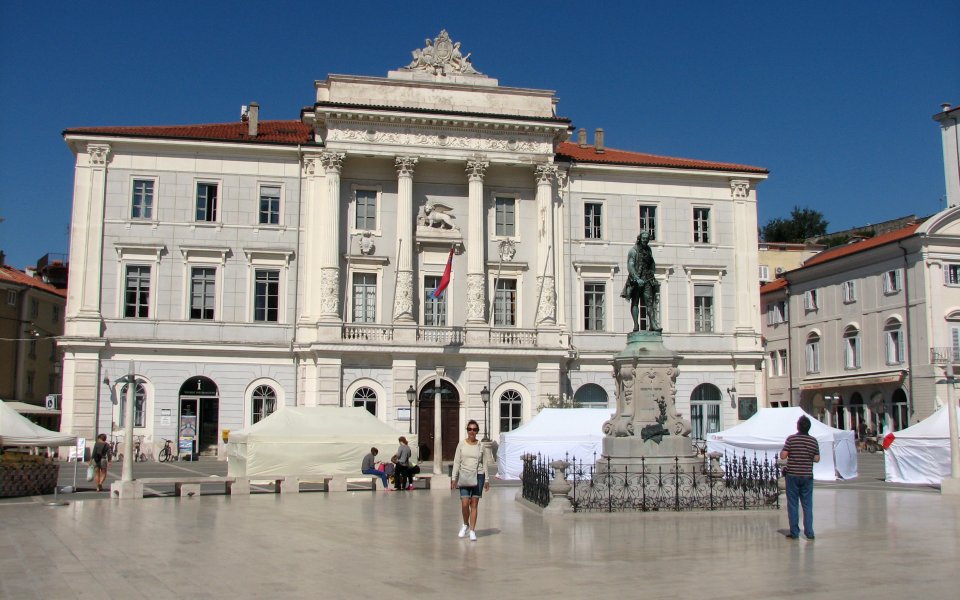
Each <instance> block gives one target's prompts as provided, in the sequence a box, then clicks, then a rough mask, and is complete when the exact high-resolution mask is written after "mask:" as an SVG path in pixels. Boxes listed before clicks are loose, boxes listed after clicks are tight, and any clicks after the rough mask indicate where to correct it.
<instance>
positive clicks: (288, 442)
mask: <svg viewBox="0 0 960 600" xmlns="http://www.w3.org/2000/svg"><path fill="white" fill-rule="evenodd" d="M401 435H403V436H405V437H406V438H407V440H408V442H409V443H410V449H411V450H413V451H414V452H416V447H417V443H416V437H415V436H411V435H408V434H406V433H401V432H398V431H396V430H394V429H393V428H392V427H390V426H389V425H387V424H386V423H384V422H383V421H381V420H380V419H378V418H376V417H375V416H373V415H372V414H370V413H369V412H367V410H366V409H365V408H362V407H350V408H341V407H339V406H317V407H311V408H307V407H284V408H282V409H280V410H278V411H277V412H275V413H273V414H272V415H270V416H269V417H267V418H265V419H263V420H262V421H260V422H259V423H257V424H255V425H251V426H250V427H247V428H246V429H244V430H243V431H238V432H230V439H229V441H228V442H227V474H228V475H230V476H232V477H250V476H255V475H295V474H296V475H350V474H359V473H360V463H361V462H362V461H363V457H364V456H365V455H366V454H367V453H368V452H370V448H371V447H374V446H375V447H377V448H378V449H379V450H380V454H379V455H378V456H377V459H378V460H382V461H385V462H389V461H390V457H391V456H392V455H393V454H394V452H396V449H397V447H398V446H399V445H400V444H399V442H398V441H397V440H398V438H399V437H400V436H401Z"/></svg>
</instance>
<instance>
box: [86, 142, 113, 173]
mask: <svg viewBox="0 0 960 600" xmlns="http://www.w3.org/2000/svg"><path fill="white" fill-rule="evenodd" d="M87 154H88V155H89V156H90V165H91V166H94V167H105V166H107V160H108V159H109V158H110V146H109V145H108V144H87Z"/></svg>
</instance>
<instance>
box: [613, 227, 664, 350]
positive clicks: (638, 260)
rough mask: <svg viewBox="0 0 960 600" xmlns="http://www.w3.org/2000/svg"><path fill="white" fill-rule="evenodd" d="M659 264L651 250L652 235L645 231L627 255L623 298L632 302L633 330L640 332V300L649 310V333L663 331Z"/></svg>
mask: <svg viewBox="0 0 960 600" xmlns="http://www.w3.org/2000/svg"><path fill="white" fill-rule="evenodd" d="M656 270H657V264H656V262H654V260H653V251H652V250H650V233H649V232H647V231H643V232H641V233H640V235H638V236H637V244H636V245H635V246H634V247H633V248H630V252H628V253H627V272H628V273H629V274H628V275H627V284H626V285H625V286H623V292H622V293H621V294H620V296H621V297H622V298H627V299H629V300H630V316H632V317H633V330H634V331H640V299H641V298H642V299H643V306H644V307H645V308H646V309H647V331H656V332H659V331H663V329H662V328H661V327H660V311H659V310H658V302H659V300H660V282H658V281H657V277H656Z"/></svg>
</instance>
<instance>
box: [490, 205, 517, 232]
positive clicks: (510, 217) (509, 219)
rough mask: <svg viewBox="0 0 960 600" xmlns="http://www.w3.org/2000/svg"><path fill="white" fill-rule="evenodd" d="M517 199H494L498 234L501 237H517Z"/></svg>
mask: <svg viewBox="0 0 960 600" xmlns="http://www.w3.org/2000/svg"><path fill="white" fill-rule="evenodd" d="M516 204H517V200H516V198H502V197H497V198H495V199H494V212H495V217H496V232H497V235H498V236H500V237H514V236H515V235H516V218H517V214H516V208H517V207H516Z"/></svg>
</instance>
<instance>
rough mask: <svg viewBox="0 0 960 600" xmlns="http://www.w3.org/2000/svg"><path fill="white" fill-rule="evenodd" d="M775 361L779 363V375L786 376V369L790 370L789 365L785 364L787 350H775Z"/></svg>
mask: <svg viewBox="0 0 960 600" xmlns="http://www.w3.org/2000/svg"><path fill="white" fill-rule="evenodd" d="M777 359H778V360H779V361H780V367H779V371H780V375H781V376H782V375H786V374H787V369H789V368H790V365H789V363H788V362H787V350H786V348H781V349H780V350H777Z"/></svg>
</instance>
